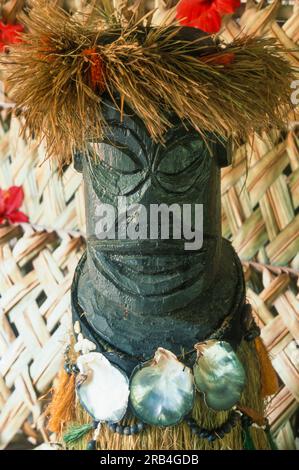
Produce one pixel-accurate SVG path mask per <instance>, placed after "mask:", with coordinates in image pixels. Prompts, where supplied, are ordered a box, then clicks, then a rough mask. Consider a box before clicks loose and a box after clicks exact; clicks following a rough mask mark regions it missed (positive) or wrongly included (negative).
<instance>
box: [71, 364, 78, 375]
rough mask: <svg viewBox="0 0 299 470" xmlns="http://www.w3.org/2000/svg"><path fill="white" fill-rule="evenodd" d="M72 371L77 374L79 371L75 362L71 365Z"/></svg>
mask: <svg viewBox="0 0 299 470" xmlns="http://www.w3.org/2000/svg"><path fill="white" fill-rule="evenodd" d="M72 372H73V373H74V374H79V372H80V371H79V369H78V367H77V365H76V364H73V365H72Z"/></svg>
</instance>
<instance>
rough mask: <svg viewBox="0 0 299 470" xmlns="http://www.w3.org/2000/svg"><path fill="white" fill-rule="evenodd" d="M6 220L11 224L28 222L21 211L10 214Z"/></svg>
mask: <svg viewBox="0 0 299 470" xmlns="http://www.w3.org/2000/svg"><path fill="white" fill-rule="evenodd" d="M7 220H9V221H10V222H12V223H15V222H29V218H28V216H27V215H26V214H24V212H21V211H14V212H12V213H11V214H8V215H7Z"/></svg>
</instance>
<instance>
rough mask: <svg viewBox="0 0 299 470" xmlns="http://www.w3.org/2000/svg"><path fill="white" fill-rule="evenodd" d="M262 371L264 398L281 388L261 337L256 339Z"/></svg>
mask: <svg viewBox="0 0 299 470" xmlns="http://www.w3.org/2000/svg"><path fill="white" fill-rule="evenodd" d="M254 343H255V348H256V352H257V354H258V358H259V363H260V371H261V386H262V389H261V393H262V396H263V398H265V397H268V396H270V395H274V394H275V393H276V392H277V391H278V388H279V385H278V378H277V374H276V372H275V370H274V368H273V366H272V363H271V361H270V359H269V356H268V352H267V349H266V346H265V345H264V343H263V341H262V339H261V338H260V337H258V338H255V340H254Z"/></svg>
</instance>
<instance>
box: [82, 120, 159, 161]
mask: <svg viewBox="0 0 299 470" xmlns="http://www.w3.org/2000/svg"><path fill="white" fill-rule="evenodd" d="M107 124H108V125H107V126H106V127H105V137H104V138H102V139H100V138H99V139H92V140H90V142H97V143H101V142H103V143H106V144H110V145H112V146H115V147H117V148H119V149H120V150H122V151H123V152H128V153H129V154H130V155H131V156H132V155H134V156H135V158H137V160H138V161H139V162H140V159H141V160H143V163H146V162H148V152H149V149H150V147H151V145H152V141H151V138H150V136H149V135H148V134H147V133H146V132H145V130H144V129H142V134H143V135H142V137H145V139H144V140H142V138H141V137H140V136H139V134H138V133H137V132H136V131H135V130H134V129H132V127H129V126H126V125H125V124H123V123H120V122H119V121H116V120H110V121H107ZM144 141H145V142H144ZM140 163H141V162H140Z"/></svg>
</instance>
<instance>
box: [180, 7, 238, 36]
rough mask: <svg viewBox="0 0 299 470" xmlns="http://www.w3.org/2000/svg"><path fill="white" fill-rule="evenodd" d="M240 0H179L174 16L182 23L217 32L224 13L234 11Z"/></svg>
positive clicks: (207, 31)
mask: <svg viewBox="0 0 299 470" xmlns="http://www.w3.org/2000/svg"><path fill="white" fill-rule="evenodd" d="M240 4H241V2H240V0H181V1H180V3H179V4H178V6H177V14H176V17H177V19H178V20H179V21H180V23H181V24H182V25H185V26H192V27H193V28H199V29H201V30H202V31H205V32H206V33H217V32H218V31H219V30H220V28H221V19H222V17H223V16H224V15H228V14H230V13H234V12H235V11H236V9H237V8H239V6H240Z"/></svg>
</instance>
